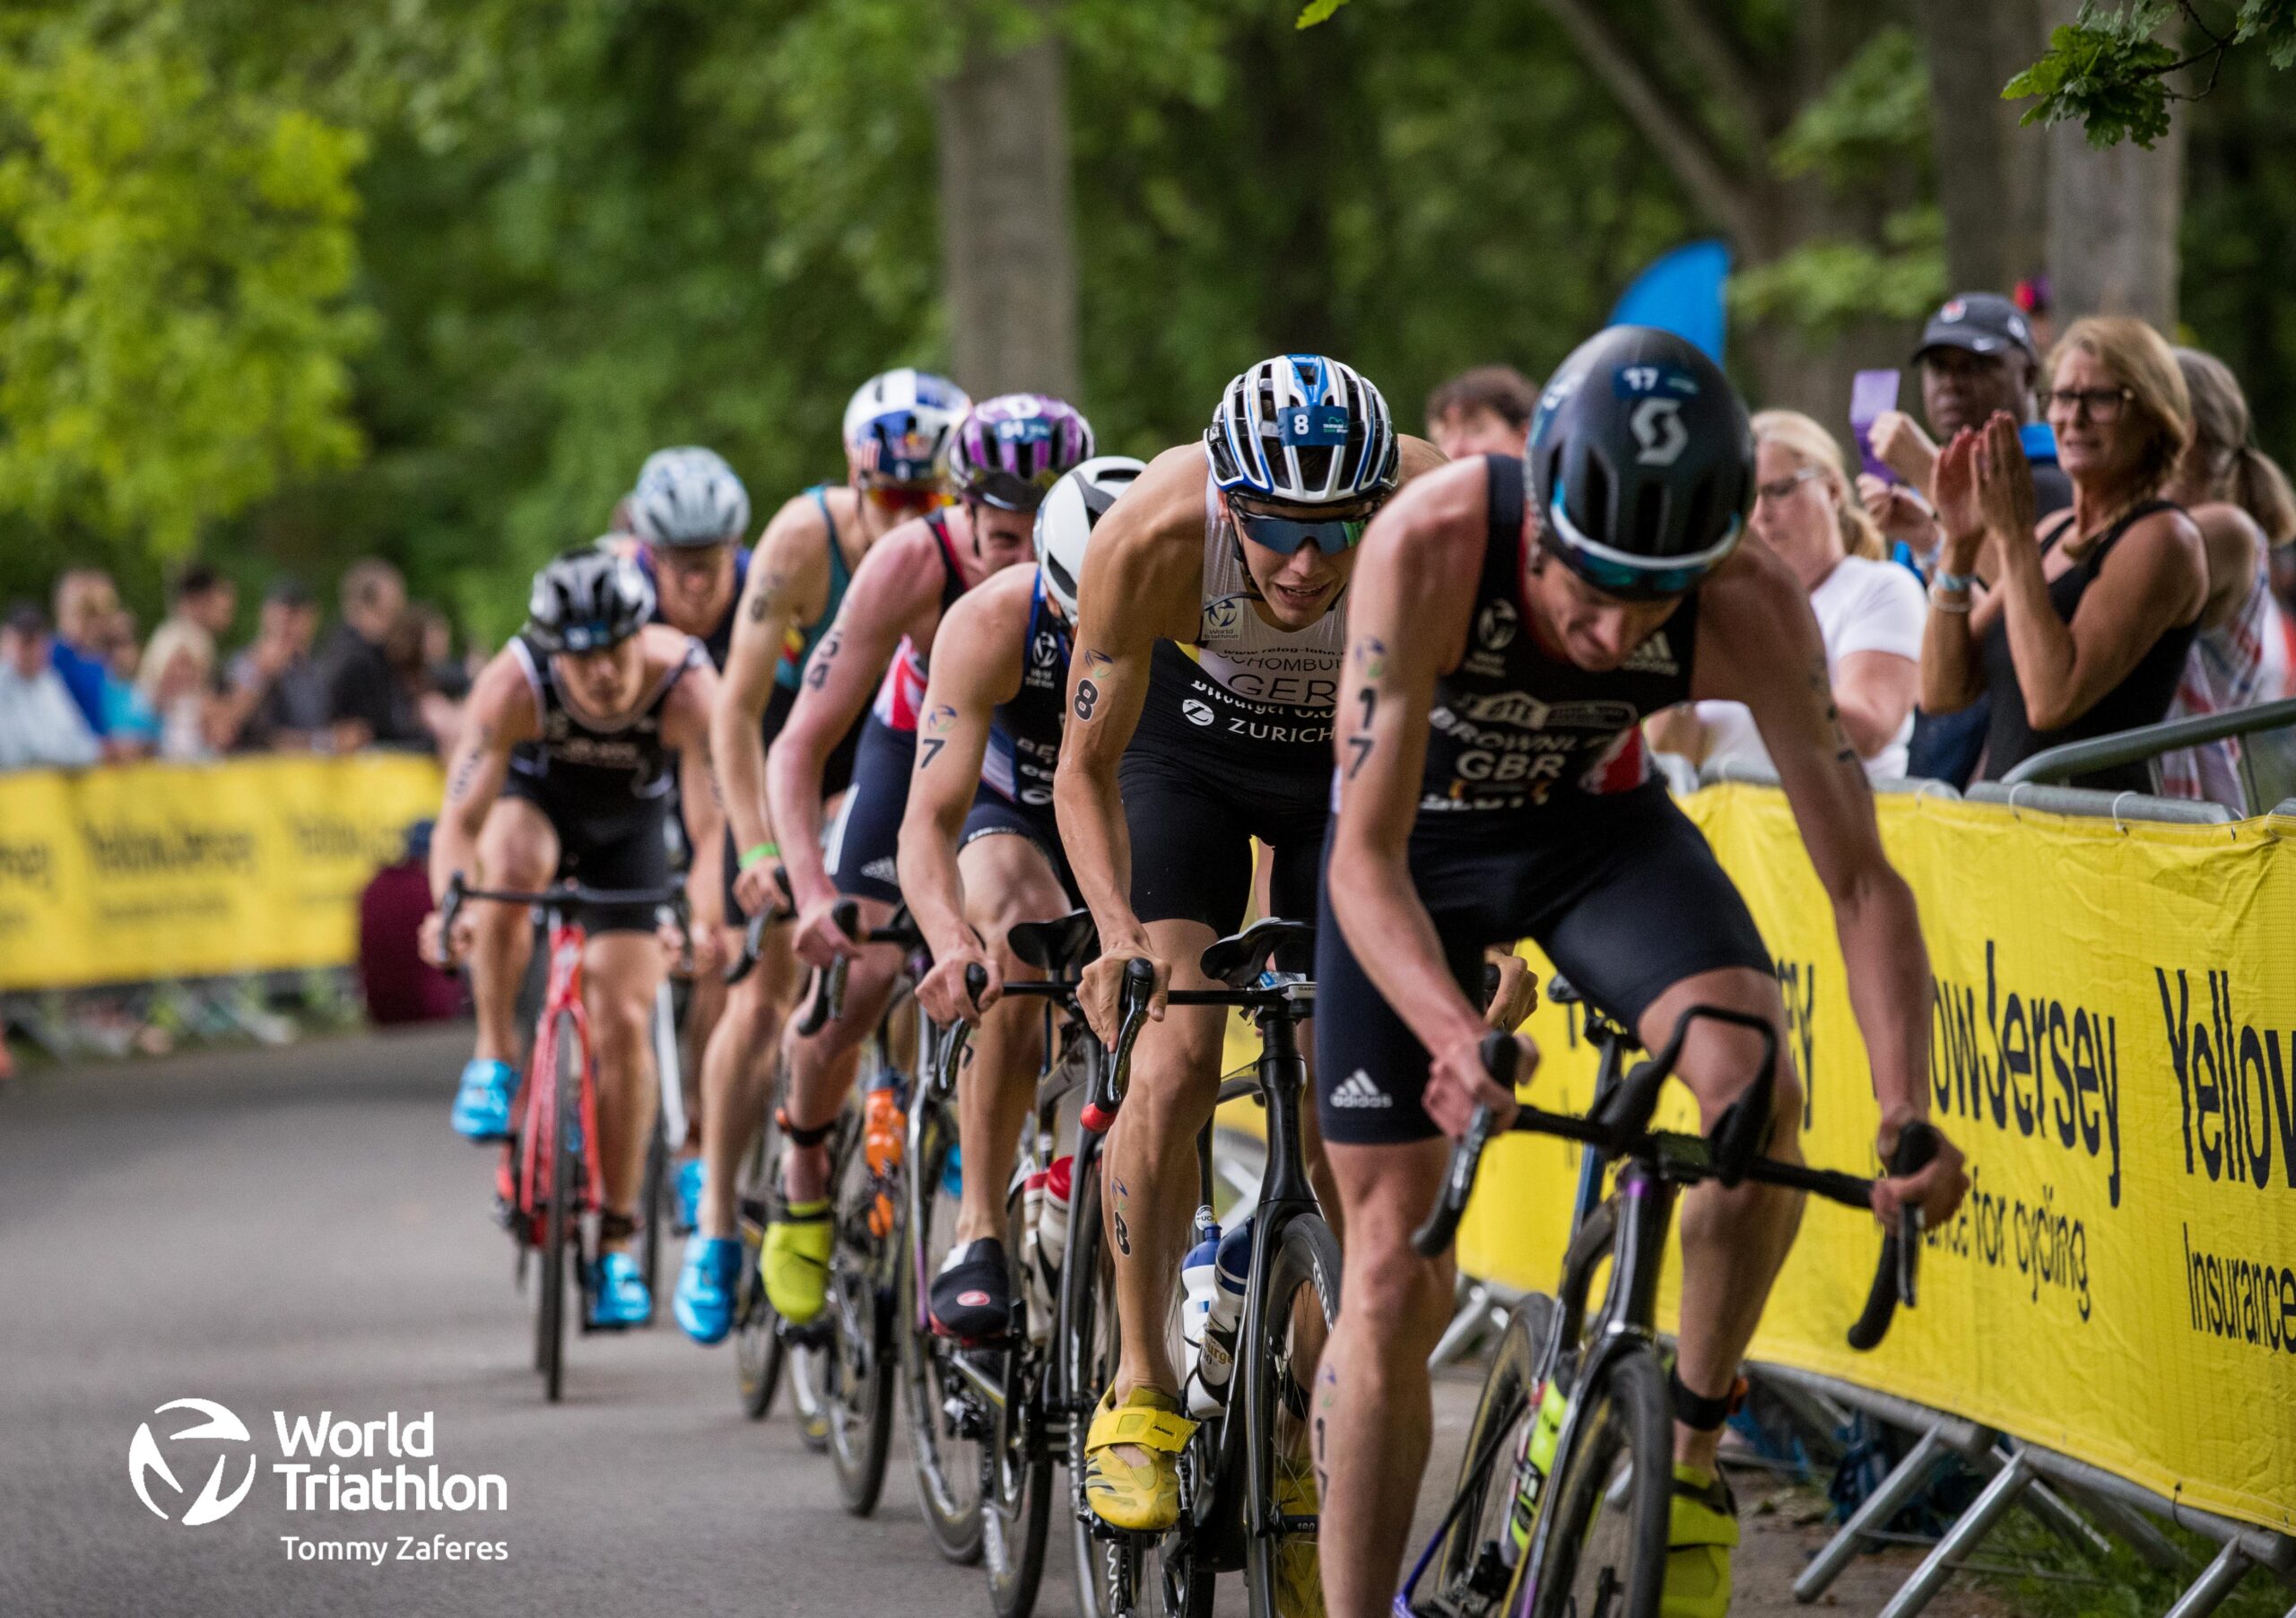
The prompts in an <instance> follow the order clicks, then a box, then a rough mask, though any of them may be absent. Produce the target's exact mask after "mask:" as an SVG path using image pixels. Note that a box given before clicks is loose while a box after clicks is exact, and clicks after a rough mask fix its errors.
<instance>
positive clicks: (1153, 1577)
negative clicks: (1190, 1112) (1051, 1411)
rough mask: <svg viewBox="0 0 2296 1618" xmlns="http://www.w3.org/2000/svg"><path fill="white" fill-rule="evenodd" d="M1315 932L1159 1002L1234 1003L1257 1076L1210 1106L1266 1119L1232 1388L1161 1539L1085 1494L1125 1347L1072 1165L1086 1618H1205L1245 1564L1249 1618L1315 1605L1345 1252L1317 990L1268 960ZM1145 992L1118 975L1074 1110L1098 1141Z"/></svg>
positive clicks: (1253, 937) (1095, 1230)
mask: <svg viewBox="0 0 2296 1618" xmlns="http://www.w3.org/2000/svg"><path fill="white" fill-rule="evenodd" d="M1314 931H1315V929H1314V928H1313V926H1310V925H1309V924H1308V923H1305V922H1296V921H1284V920H1279V919H1274V918H1269V919H1266V920H1263V921H1259V922H1257V923H1255V924H1254V925H1253V926H1250V927H1248V928H1247V929H1246V930H1245V931H1243V932H1242V933H1239V934H1237V935H1233V936H1231V937H1227V938H1222V939H1221V940H1220V941H1219V942H1218V943H1216V944H1213V945H1212V946H1211V947H1209V948H1208V949H1206V950H1205V952H1204V957H1203V961H1202V967H1203V971H1204V975H1205V977H1207V978H1210V979H1213V981H1214V982H1218V983H1224V984H1226V985H1227V986H1228V987H1225V988H1218V989H1174V990H1171V991H1170V994H1169V996H1168V1000H1169V1002H1170V1004H1171V1005H1222V1006H1235V1007H1237V1008H1238V1009H1239V1010H1240V1011H1242V1012H1243V1013H1245V1014H1247V1015H1248V1016H1249V1017H1250V1018H1251V1019H1252V1021H1253V1022H1254V1023H1255V1024H1256V1025H1257V1029H1258V1031H1259V1036H1260V1042H1261V1045H1260V1057H1259V1061H1258V1064H1257V1067H1256V1069H1255V1071H1254V1073H1253V1074H1252V1075H1251V1077H1250V1078H1249V1079H1248V1080H1244V1081H1241V1082H1240V1083H1236V1084H1233V1085H1230V1086H1223V1087H1222V1092H1221V1099H1222V1100H1231V1099H1234V1097H1236V1096H1239V1095H1246V1094H1253V1095H1256V1096H1257V1099H1258V1100H1259V1101H1260V1102H1261V1104H1262V1105H1264V1106H1265V1108H1266V1111H1267V1119H1266V1121H1267V1165H1266V1169H1265V1173H1264V1174H1263V1175H1262V1177H1261V1179H1260V1184H1259V1194H1258V1199H1257V1204H1256V1205H1254V1207H1253V1208H1252V1210H1251V1214H1250V1217H1251V1221H1252V1231H1251V1239H1250V1248H1249V1250H1250V1270H1249V1274H1248V1281H1247V1283H1246V1287H1245V1292H1244V1299H1243V1304H1242V1309H1241V1315H1240V1318H1239V1321H1238V1323H1237V1328H1236V1331H1237V1335H1236V1339H1235V1345H1234V1350H1233V1357H1232V1362H1231V1374H1230V1377H1229V1380H1228V1382H1227V1384H1226V1387H1225V1390H1224V1393H1223V1394H1222V1395H1221V1396H1219V1397H1218V1399H1217V1401H1216V1402H1215V1403H1213V1407H1212V1409H1211V1411H1210V1414H1206V1415H1205V1416H1204V1417H1203V1418H1202V1420H1201V1422H1200V1424H1199V1425H1198V1426H1197V1427H1196V1431H1195V1433H1194V1435H1193V1436H1192V1437H1191V1438H1190V1440H1188V1444H1187V1448H1186V1450H1185V1451H1184V1452H1183V1453H1182V1454H1181V1455H1180V1457H1178V1458H1179V1482H1180V1513H1179V1520H1178V1524H1177V1525H1175V1527H1173V1528H1172V1529H1171V1530H1170V1532H1169V1533H1165V1534H1161V1535H1146V1534H1134V1533H1127V1532H1124V1531H1122V1530H1118V1529H1112V1528H1110V1527H1108V1526H1107V1525H1105V1524H1103V1523H1102V1522H1101V1521H1100V1518H1099V1517H1098V1516H1097V1515H1096V1514H1095V1513H1094V1512H1093V1511H1092V1509H1091V1506H1090V1505H1089V1504H1087V1503H1086V1501H1085V1498H1084V1485H1083V1477H1084V1457H1083V1446H1084V1441H1085V1436H1086V1430H1087V1429H1088V1428H1089V1427H1090V1426H1091V1419H1092V1413H1093V1410H1094V1408H1095V1407H1096V1405H1097V1404H1098V1401H1099V1398H1100V1393H1101V1390H1102V1389H1104V1388H1106V1387H1108V1386H1109V1382H1110V1380H1111V1379H1113V1377H1114V1376H1115V1373H1116V1368H1117V1360H1118V1353H1117V1345H1118V1335H1117V1330H1116V1326H1117V1320H1116V1316H1117V1299H1116V1291H1115V1274H1114V1266H1113V1264H1112V1263H1111V1262H1110V1260H1109V1257H1108V1254H1107V1251H1106V1248H1105V1246H1104V1245H1103V1242H1104V1237H1103V1232H1102V1225H1101V1220H1102V1212H1101V1206H1100V1203H1101V1196H1100V1190H1101V1186H1102V1184H1103V1181H1104V1178H1105V1177H1104V1175H1103V1174H1102V1172H1101V1170H1100V1161H1099V1156H1098V1153H1097V1152H1094V1153H1091V1156H1090V1158H1089V1160H1088V1158H1087V1155H1086V1153H1083V1152H1080V1153H1078V1158H1077V1173H1076V1178H1075V1182H1074V1184H1075V1191H1074V1209H1073V1212H1072V1214H1071V1223H1070V1232H1071V1234H1070V1240H1069V1251H1068V1261H1067V1264H1066V1266H1065V1269H1064V1272H1063V1274H1062V1318H1061V1342H1062V1347H1063V1353H1064V1355H1065V1364H1064V1368H1063V1369H1064V1378H1065V1383H1066V1386H1067V1388H1068V1390H1069V1395H1070V1396H1069V1406H1068V1408H1069V1422H1068V1440H1069V1484H1070V1490H1071V1492H1072V1495H1073V1502H1072V1504H1073V1509H1074V1515H1075V1518H1076V1524H1077V1528H1076V1564H1077V1583H1078V1593H1079V1598H1080V1601H1081V1603H1082V1605H1083V1609H1084V1611H1085V1612H1086V1614H1090V1618H1132V1615H1134V1614H1142V1615H1144V1614H1171V1615H1173V1618H1204V1615H1205V1614H1209V1613H1210V1612H1211V1610H1212V1599H1213V1577H1214V1575H1215V1574H1218V1573H1222V1572H1229V1571H1234V1570H1239V1569H1240V1570H1242V1571H1243V1572H1244V1574H1245V1588H1246V1596H1247V1597H1248V1606H1249V1610H1250V1612H1251V1613H1252V1614H1253V1615H1254V1618H1276V1615H1279V1614H1281V1615H1283V1618H1303V1615H1304V1614H1308V1613H1311V1612H1312V1613H1320V1612H1321V1611H1322V1608H1323V1600H1322V1594H1321V1587H1320V1582H1319V1579H1318V1572H1317V1569H1316V1525H1317V1516H1318V1497H1317V1494H1316V1486H1315V1482H1314V1472H1313V1467H1312V1463H1311V1459H1310V1457H1309V1414H1308V1402H1309V1383H1310V1381H1311V1380H1312V1379H1313V1377H1314V1374H1315V1368H1316V1362H1317V1361H1318V1358H1319V1357H1320V1355H1321V1354H1322V1352H1323V1345H1324V1341H1325V1339H1326V1336H1327V1335H1329V1333H1330V1330H1331V1327H1332V1325H1333V1323H1334V1322H1335V1320H1336V1319H1337V1318H1338V1312H1339V1283H1340V1255H1339V1243H1338V1241H1337V1240H1335V1238H1334V1236H1333V1235H1332V1232H1331V1228H1330V1226H1329V1225H1327V1224H1326V1222H1325V1221H1324V1217H1323V1214H1322V1212H1321V1210H1320V1208H1319V1206H1318V1204H1317V1201H1316V1197H1315V1193H1314V1191H1313V1190H1312V1189H1311V1188H1310V1187H1309V1183H1308V1177H1307V1170H1306V1168H1305V1166H1304V1164H1303V1162H1302V1159H1301V1151H1300V1106H1301V1094H1302V1091H1303V1089H1304V1086H1305V1083H1306V1078H1307V1066H1306V1063H1305V1060H1304V1058H1303V1057H1302V1056H1301V1054H1300V1041H1299V1025H1300V1023H1301V1022H1305V1021H1307V1020H1308V1019H1309V1018H1310V1017H1312V1016H1313V1015H1314V1014H1315V986H1314V985H1313V984H1312V983H1310V982H1309V981H1308V980H1306V979H1303V978H1300V977H1299V976H1297V975H1295V974H1291V973H1283V972H1271V971H1270V970H1268V967H1269V961H1270V960H1271V958H1272V957H1273V956H1274V953H1276V951H1277V950H1279V949H1281V948H1283V946H1284V945H1286V944H1301V945H1304V944H1307V943H1308V942H1309V940H1311V939H1312V938H1313V936H1314ZM1152 984H1153V979H1152V973H1151V972H1150V970H1148V967H1147V963H1146V962H1144V961H1134V962H1132V963H1130V964H1129V965H1128V966H1127V967H1126V975H1125V981H1124V994H1123V1002H1122V1008H1121V1010H1122V1016H1121V1024H1120V1029H1119V1032H1118V1040H1117V1048H1116V1050H1115V1052H1114V1053H1113V1056H1112V1057H1111V1059H1110V1061H1109V1066H1108V1068H1107V1070H1106V1072H1105V1073H1104V1074H1103V1075H1102V1089H1101V1090H1100V1092H1098V1093H1096V1094H1095V1095H1094V1097H1093V1099H1092V1100H1091V1103H1090V1104H1088V1106H1087V1108H1086V1110H1085V1114H1084V1122H1085V1124H1086V1126H1087V1127H1088V1128H1089V1129H1091V1130H1092V1131H1094V1132H1096V1133H1104V1132H1105V1131H1106V1130H1107V1128H1108V1127H1109V1125H1110V1124H1112V1123H1113V1122H1114V1121H1115V1118H1116V1115H1117V1112H1118V1109H1119V1108H1120V1107H1121V1106H1122V1104H1123V1100H1124V1095H1125V1091H1126V1086H1127V1083H1128V1082H1129V1077H1130V1069H1131V1058H1132V1047H1133V1044H1134V1042H1135V1040H1137V1039H1138V1038H1139V1034H1140V1030H1141V1028H1142V1026H1143V1024H1144V1022H1145V1020H1146V1016H1147V1008H1148V998H1149V993H1150V990H1151V988H1152ZM1212 1142H1213V1126H1212V1125H1210V1124H1207V1125H1206V1126H1205V1130H1204V1131H1203V1133H1202V1134H1201V1135H1199V1137H1198V1140H1197V1169H1198V1176H1199V1179H1200V1182H1201V1184H1202V1187H1203V1200H1204V1202H1205V1205H1210V1204H1211V1202H1212V1199H1213V1192H1214V1181H1215V1175H1214V1169H1213V1145H1212ZM1195 1361H1196V1351H1195V1350H1193V1349H1190V1348H1187V1347H1185V1346H1183V1347H1182V1348H1181V1351H1180V1353H1179V1354H1178V1356H1176V1363H1178V1364H1180V1365H1182V1366H1183V1367H1185V1366H1187V1365H1188V1364H1191V1363H1194V1362H1195ZM1183 1380H1184V1382H1185V1381H1187V1380H1188V1379H1187V1376H1186V1374H1185V1372H1184V1373H1183Z"/></svg>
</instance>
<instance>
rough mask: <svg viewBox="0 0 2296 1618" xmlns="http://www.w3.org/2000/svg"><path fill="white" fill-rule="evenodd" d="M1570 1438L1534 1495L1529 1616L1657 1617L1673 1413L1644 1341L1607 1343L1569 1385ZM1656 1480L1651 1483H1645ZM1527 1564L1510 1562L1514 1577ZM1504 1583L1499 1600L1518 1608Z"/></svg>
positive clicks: (1670, 1487) (1670, 1472) (1670, 1476)
mask: <svg viewBox="0 0 2296 1618" xmlns="http://www.w3.org/2000/svg"><path fill="white" fill-rule="evenodd" d="M1571 1402H1572V1404H1573V1405H1574V1406H1576V1407H1577V1408H1576V1409H1575V1410H1574V1413H1573V1414H1574V1415H1575V1416H1576V1418H1577V1420H1576V1422H1575V1426H1574V1430H1573V1431H1572V1434H1571V1440H1570V1448H1569V1449H1568V1450H1567V1451H1565V1452H1564V1453H1563V1454H1561V1455H1559V1456H1557V1457H1555V1477H1554V1478H1553V1480H1552V1483H1551V1484H1550V1486H1549V1487H1548V1489H1547V1491H1546V1492H1545V1495H1544V1499H1543V1500H1542V1501H1541V1504H1540V1508H1539V1509H1540V1513H1541V1515H1542V1516H1544V1515H1547V1514H1550V1513H1551V1514H1552V1516H1553V1518H1554V1520H1553V1522H1552V1525H1551V1526H1546V1525H1542V1524H1540V1523H1538V1522H1536V1521H1534V1523H1533V1525H1532V1533H1533V1535H1534V1540H1535V1541H1536V1538H1537V1536H1538V1535H1540V1534H1541V1532H1542V1529H1543V1528H1544V1538H1545V1543H1546V1545H1547V1552H1546V1565H1545V1567H1544V1570H1543V1571H1542V1573H1541V1576H1540V1579H1539V1586H1538V1588H1537V1589H1536V1590H1535V1591H1533V1592H1532V1593H1531V1597H1530V1605H1529V1607H1528V1612H1529V1614H1530V1618H1570V1614H1579V1613H1587V1612H1595V1611H1600V1612H1602V1613H1604V1614H1606V1615H1607V1618H1658V1606H1659V1602H1660V1599H1661V1598H1662V1597H1663V1596H1664V1595H1665V1586H1666V1524H1667V1518H1668V1516H1669V1514H1670V1512H1671V1510H1672V1507H1673V1494H1674V1414H1673V1412H1672V1411H1671V1410H1670V1409H1669V1408H1668V1405H1667V1402H1666V1374H1665V1371H1664V1370H1661V1369H1660V1368H1659V1365H1658V1356H1657V1352H1656V1351H1655V1350H1653V1349H1652V1348H1651V1347H1650V1346H1649V1345H1648V1344H1642V1343H1637V1344H1629V1345H1627V1346H1625V1347H1623V1348H1622V1349H1619V1350H1616V1351H1613V1353H1611V1354H1610V1355H1609V1356H1608V1357H1607V1358H1605V1359H1604V1360H1603V1361H1601V1363H1600V1364H1598V1365H1597V1366H1596V1368H1595V1369H1594V1370H1593V1371H1592V1372H1591V1374H1590V1375H1588V1376H1587V1377H1585V1378H1583V1379H1581V1380H1580V1382H1579V1384H1578V1387H1576V1388H1574V1389H1573V1390H1572V1394H1571ZM1654 1483H1655V1484H1656V1486H1655V1487H1652V1486H1651V1485H1652V1484H1654ZM1527 1571H1528V1570H1527V1567H1526V1568H1523V1569H1518V1570H1517V1574H1516V1580H1515V1582H1516V1583H1517V1584H1518V1586H1519V1585H1520V1584H1521V1583H1522V1581H1523V1579H1524V1577H1525V1575H1526V1573H1527ZM1520 1600H1521V1596H1519V1594H1515V1593H1510V1594H1509V1605H1508V1609H1507V1610H1509V1611H1510V1612H1513V1611H1518V1610H1522V1609H1521V1608H1520V1607H1519V1606H1518V1603H1519V1601H1520Z"/></svg>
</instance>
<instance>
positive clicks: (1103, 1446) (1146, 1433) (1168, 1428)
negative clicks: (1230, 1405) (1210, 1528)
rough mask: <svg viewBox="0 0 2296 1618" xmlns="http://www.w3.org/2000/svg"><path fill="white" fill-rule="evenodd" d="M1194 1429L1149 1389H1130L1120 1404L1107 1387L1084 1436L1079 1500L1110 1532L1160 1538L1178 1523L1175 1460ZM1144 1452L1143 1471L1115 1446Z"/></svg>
mask: <svg viewBox="0 0 2296 1618" xmlns="http://www.w3.org/2000/svg"><path fill="white" fill-rule="evenodd" d="M1195 1431H1196V1423H1195V1422H1191V1421H1189V1420H1188V1419H1187V1417H1186V1416H1184V1415H1182V1414H1180V1404H1179V1401H1178V1399H1176V1398H1174V1397H1173V1396H1171V1395H1170V1394H1168V1393H1159V1392H1157V1391H1156V1389H1154V1388H1152V1387H1135V1388H1134V1389H1133V1390H1132V1392H1131V1393H1130V1394H1128V1395H1127V1396H1126V1398H1125V1401H1124V1403H1123V1404H1121V1405H1118V1403H1117V1402H1116V1388H1115V1387H1113V1386H1111V1387H1109V1390H1108V1392H1106V1393H1104V1394H1102V1395H1101V1396H1100V1407H1099V1408H1098V1409H1096V1410H1094V1411H1093V1412H1092V1425H1091V1429H1090V1430H1089V1431H1086V1433H1085V1434H1084V1500H1085V1503H1086V1504H1088V1505H1090V1506H1091V1508H1092V1514H1093V1515H1094V1516H1096V1517H1098V1518H1100V1520H1101V1521H1102V1522H1104V1523H1106V1524H1108V1526H1109V1527H1111V1528H1124V1529H1127V1530H1129V1531H1131V1532H1133V1533H1135V1534H1161V1533H1162V1532H1164V1530H1165V1529H1167V1528H1169V1527H1171V1526H1172V1525H1173V1524H1174V1523H1176V1522H1178V1521H1179V1519H1180V1473H1179V1465H1178V1460H1177V1459H1176V1458H1175V1457H1178V1454H1179V1453H1180V1451H1181V1450H1183V1449H1185V1448H1187V1441H1188V1439H1189V1437H1190V1436H1191V1435H1192V1434H1194V1432H1195ZM1118 1444H1132V1445H1135V1446H1137V1447H1138V1448H1141V1449H1144V1450H1145V1451H1146V1452H1147V1455H1148V1459H1147V1462H1146V1464H1145V1465H1143V1466H1133V1465H1131V1464H1129V1463H1127V1462H1126V1461H1124V1460H1122V1459H1119V1458H1118V1456H1117V1454H1116V1453H1115V1448H1114V1447H1115V1446H1116V1445H1118Z"/></svg>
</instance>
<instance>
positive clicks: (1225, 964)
mask: <svg viewBox="0 0 2296 1618" xmlns="http://www.w3.org/2000/svg"><path fill="white" fill-rule="evenodd" d="M1315 936H1316V924H1315V923H1314V922H1312V921H1285V920H1283V918H1281V917H1276V916H1271V917H1268V918H1266V919H1265V920H1263V921H1255V922H1254V923H1252V924H1251V926H1248V927H1246V928H1245V929H1244V930H1243V931H1242V932H1240V933H1237V934H1234V935H1231V936H1229V937H1226V938H1222V939H1221V940H1220V941H1219V942H1218V943H1217V944H1213V946H1212V947H1211V948H1209V949H1207V950H1205V952H1204V960H1203V962H1202V965H1203V968H1204V975H1205V977H1207V978H1210V979H1213V980H1215V981H1216V982H1220V983H1224V984H1226V985H1227V986H1228V987H1230V988H1249V987H1251V986H1252V984H1253V983H1254V982H1255V981H1256V980H1257V979H1258V977H1259V975H1260V974H1261V973H1262V972H1264V971H1265V970H1267V963H1268V960H1269V958H1270V957H1271V956H1273V955H1274V953H1275V952H1276V951H1278V950H1280V949H1282V948H1283V946H1284V945H1285V944H1291V943H1292V942H1294V941H1295V940H1296V941H1297V942H1299V943H1301V944H1312V943H1313V942H1314V940H1315Z"/></svg>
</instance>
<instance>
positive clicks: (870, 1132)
mask: <svg viewBox="0 0 2296 1618" xmlns="http://www.w3.org/2000/svg"><path fill="white" fill-rule="evenodd" d="M908 1145H909V1114H908V1113H907V1112H906V1111H904V1110H903V1109H902V1107H901V1096H900V1091H899V1090H898V1089H896V1088H895V1087H894V1085H893V1084H892V1083H891V1081H887V1082H886V1083H882V1084H874V1085H872V1086H871V1087H870V1089H869V1093H868V1095H867V1096H866V1097H865V1100H864V1102H863V1105H862V1109H861V1156H862V1159H863V1161H865V1162H866V1163H867V1164H868V1165H869V1172H870V1175H871V1176H872V1177H873V1178H874V1180H875V1181H876V1194H875V1196H873V1197H872V1198H871V1199H870V1203H869V1234H871V1235H872V1236H877V1237H883V1236H887V1235H890V1234H891V1231H892V1228H893V1196H892V1181H893V1177H894V1175H896V1174H898V1173H899V1172H900V1160H901V1158H902V1156H903V1154H904V1153H906V1152H907V1150H908Z"/></svg>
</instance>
